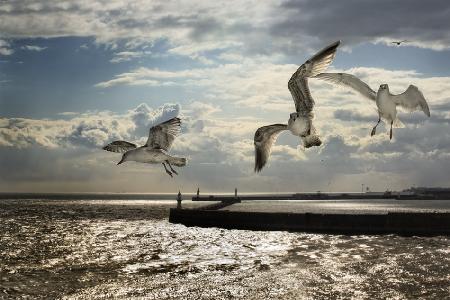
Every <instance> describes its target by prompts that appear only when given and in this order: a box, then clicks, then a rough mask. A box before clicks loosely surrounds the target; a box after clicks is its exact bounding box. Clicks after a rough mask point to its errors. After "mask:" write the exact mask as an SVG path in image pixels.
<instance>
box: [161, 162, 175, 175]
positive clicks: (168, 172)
mask: <svg viewBox="0 0 450 300" xmlns="http://www.w3.org/2000/svg"><path fill="white" fill-rule="evenodd" d="M162 165H163V166H164V169H166V173H167V174H169V176H170V177H172V178H173V175H172V173H171V172H170V171H169V170H167V167H166V165H165V164H164V163H162Z"/></svg>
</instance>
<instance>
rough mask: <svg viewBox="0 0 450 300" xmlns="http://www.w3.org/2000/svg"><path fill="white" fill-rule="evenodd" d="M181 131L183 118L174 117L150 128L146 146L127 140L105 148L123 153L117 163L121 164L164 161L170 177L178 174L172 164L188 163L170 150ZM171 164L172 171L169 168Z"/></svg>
mask: <svg viewBox="0 0 450 300" xmlns="http://www.w3.org/2000/svg"><path fill="white" fill-rule="evenodd" d="M180 131H181V120H180V119H179V118H172V119H170V120H168V121H166V122H163V123H160V124H158V125H156V126H153V127H151V128H150V132H149V135H148V140H147V143H145V145H144V146H141V147H137V146H136V145H135V144H133V143H130V142H126V141H114V142H112V143H110V144H108V145H106V146H105V147H103V150H106V151H111V152H117V153H123V155H122V159H121V160H120V161H119V162H118V163H117V164H118V165H120V164H121V163H124V162H126V161H136V162H141V163H147V164H158V163H162V165H163V166H164V169H165V170H166V173H167V174H169V176H170V177H173V175H172V174H176V175H178V173H177V171H175V170H174V169H173V168H172V164H173V165H174V166H177V167H183V166H185V165H186V158H184V157H175V156H171V155H170V154H169V153H168V151H169V150H170V147H171V146H172V143H173V141H174V140H175V137H176V136H177V135H178V134H179V133H180ZM166 164H167V165H168V166H169V168H170V171H169V170H168V169H167V167H166Z"/></svg>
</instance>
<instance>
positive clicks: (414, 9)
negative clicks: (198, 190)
mask: <svg viewBox="0 0 450 300" xmlns="http://www.w3.org/2000/svg"><path fill="white" fill-rule="evenodd" d="M405 7H407V9H405ZM448 7H449V5H448V3H447V2H446V1H445V0H433V1H431V2H427V4H426V5H425V4H423V2H422V1H419V0H414V1H396V2H391V1H388V0H382V1H377V2H373V1H372V2H370V1H369V2H368V1H353V0H344V1H339V2H338V3H335V2H333V1H325V0H319V1H312V0H301V1H300V0H291V1H283V2H281V3H280V2H279V1H264V2H260V1H254V0H253V1H244V0H232V1H228V2H227V5H223V3H216V2H209V1H206V2H205V1H200V0H195V1H191V2H189V3H186V2H184V1H181V0H179V1H162V0H155V1H152V2H151V3H149V2H148V1H145V0H139V1H133V3H129V2H127V1H120V0H119V1H110V2H104V1H99V0H97V1H90V2H87V1H82V0H78V1H71V2H70V3H69V2H48V1H34V2H33V3H28V2H21V1H2V2H0V32H2V34H3V35H4V36H7V37H8V38H14V39H15V38H36V37H44V38H52V37H67V36H82V37H91V36H94V37H95V39H96V42H97V43H105V44H109V45H117V44H118V43H120V42H125V44H126V48H128V50H127V51H130V49H136V48H137V47H139V46H141V45H143V44H154V43H156V42H158V41H165V42H167V45H168V48H169V50H168V52H169V53H170V54H173V55H183V56H187V57H190V58H192V59H195V60H199V61H200V62H203V63H205V64H213V63H214V62H215V60H214V59H211V55H218V56H220V55H222V54H223V56H222V58H226V57H227V54H230V55H233V56H235V57H236V56H242V55H245V56H254V55H264V56H268V57H273V56H277V55H292V54H295V55H297V54H298V53H299V52H305V51H307V52H312V51H313V50H316V49H317V48H320V47H323V45H324V44H327V43H329V42H330V41H334V40H336V39H342V40H343V41H344V42H345V45H346V46H347V47H351V46H353V45H356V44H359V43H365V42H373V43H380V42H381V43H388V44H389V43H390V41H391V40H394V39H395V40H397V39H408V40H410V41H411V42H410V43H408V45H410V46H417V47H423V48H430V49H436V50H442V49H449V48H450V42H449V41H450V38H449V32H450V30H449V29H450V28H449V26H450V24H449V22H448V20H447V16H446V14H445V13H444V12H445V11H446V10H447V9H448ZM429 16H433V18H432V21H430V17H429ZM5 51H6V50H3V52H5ZM207 54H208V55H207ZM228 57H230V56H228ZM128 58H130V56H128ZM122 59H124V58H122ZM120 60H121V58H120V56H118V57H117V58H116V59H115V61H120ZM122 61H123V60H122Z"/></svg>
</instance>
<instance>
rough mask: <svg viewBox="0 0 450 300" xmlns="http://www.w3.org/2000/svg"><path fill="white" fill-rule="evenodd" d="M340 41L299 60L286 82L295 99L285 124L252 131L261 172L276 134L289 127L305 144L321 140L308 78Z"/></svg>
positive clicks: (327, 60)
mask: <svg viewBox="0 0 450 300" xmlns="http://www.w3.org/2000/svg"><path fill="white" fill-rule="evenodd" d="M339 44H340V41H337V42H334V43H333V44H331V45H329V46H328V47H326V48H324V49H322V50H321V51H319V52H318V53H316V54H315V55H314V56H313V57H311V58H310V59H308V60H307V61H306V62H305V63H304V64H302V65H301V66H300V67H299V68H298V69H297V71H296V72H295V73H294V74H293V75H292V77H291V79H290V80H289V82H288V89H289V91H290V92H291V95H292V98H293V99H294V104H295V110H296V111H295V112H293V113H291V114H290V118H289V121H288V124H287V125H286V124H273V125H268V126H263V127H260V128H258V130H256V132H255V137H254V144H255V172H260V171H261V170H262V168H263V167H264V165H265V164H266V163H267V160H268V159H269V157H270V151H271V147H272V145H273V143H274V142H275V140H276V139H277V137H278V135H279V134H280V133H281V132H282V131H284V130H289V131H290V132H291V133H292V134H293V135H295V136H299V137H300V138H301V140H302V142H303V145H304V147H305V148H309V147H312V146H320V145H321V144H322V142H321V140H320V138H319V136H318V135H316V130H315V128H314V126H313V125H312V119H313V118H314V114H313V112H312V111H313V108H314V99H313V98H312V96H311V93H310V91H309V87H308V78H309V77H313V76H316V75H317V74H319V73H321V72H323V71H324V70H325V69H326V68H327V67H328V66H329V65H330V64H331V62H332V61H333V59H334V56H335V55H336V49H337V47H338V46H339Z"/></svg>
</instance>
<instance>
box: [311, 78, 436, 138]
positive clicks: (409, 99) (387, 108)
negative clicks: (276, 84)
mask: <svg viewBox="0 0 450 300" xmlns="http://www.w3.org/2000/svg"><path fill="white" fill-rule="evenodd" d="M315 78H317V79H321V80H325V81H328V82H332V83H335V84H338V85H343V86H348V87H350V88H352V89H353V90H355V91H356V92H358V93H360V94H361V95H363V96H365V97H366V98H368V99H370V100H373V101H375V103H376V105H377V108H378V116H379V118H378V122H377V124H376V125H375V127H374V128H373V129H372V132H371V135H372V136H373V135H374V134H375V131H376V127H377V126H378V124H379V123H380V120H381V119H383V120H384V121H386V122H387V123H388V124H390V126H391V129H390V134H389V137H390V138H391V139H392V126H393V125H397V126H401V122H400V120H399V119H398V118H397V106H400V107H401V108H403V109H406V110H408V111H415V110H422V111H423V112H424V114H425V115H427V116H428V117H430V109H429V107H428V103H427V101H426V100H425V97H424V96H423V94H422V92H421V91H420V90H419V88H418V87H416V86H415V85H410V86H409V87H408V88H407V89H406V91H404V92H403V93H401V94H398V95H393V94H391V93H390V92H389V86H388V85H387V84H381V85H380V87H379V89H378V92H375V91H374V90H372V89H371V88H370V87H369V86H368V85H367V84H366V83H364V82H363V81H361V80H360V79H359V78H357V77H355V76H353V75H351V74H346V73H320V74H318V75H317V76H315Z"/></svg>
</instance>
